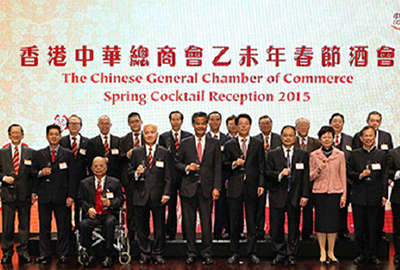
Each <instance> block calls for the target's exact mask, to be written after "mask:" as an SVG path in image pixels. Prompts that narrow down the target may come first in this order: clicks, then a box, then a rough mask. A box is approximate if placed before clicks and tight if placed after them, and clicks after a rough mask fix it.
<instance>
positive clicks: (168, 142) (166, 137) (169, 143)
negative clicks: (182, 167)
mask: <svg viewBox="0 0 400 270" xmlns="http://www.w3.org/2000/svg"><path fill="white" fill-rule="evenodd" d="M190 136H193V134H192V133H190V132H187V131H184V130H181V141H180V143H182V140H183V139H185V138H188V137H190ZM158 143H159V145H161V146H163V147H164V148H166V149H167V150H168V152H169V158H170V164H171V181H175V182H176V181H178V182H180V180H181V178H182V174H181V173H180V172H179V171H177V170H176V169H175V156H176V152H177V149H176V148H175V137H174V135H173V134H172V131H167V132H164V133H163V134H161V135H160V137H159V139H158Z"/></svg>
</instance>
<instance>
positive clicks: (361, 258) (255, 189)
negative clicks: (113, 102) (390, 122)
mask: <svg viewBox="0 0 400 270" xmlns="http://www.w3.org/2000/svg"><path fill="white" fill-rule="evenodd" d="M183 118H184V117H183V114H182V113H181V112H179V111H173V112H171V113H170V114H169V120H170V124H171V130H170V131H167V132H164V133H162V134H160V135H159V134H158V127H157V126H156V125H154V124H146V125H144V126H143V128H142V125H143V122H142V119H141V117H140V115H139V114H138V113H136V112H133V113H131V114H130V115H129V116H128V125H129V126H130V128H131V132H129V133H128V134H126V135H125V136H124V137H122V138H119V137H117V136H114V135H112V134H111V133H110V130H111V127H112V123H111V120H110V118H109V117H108V116H106V115H103V116H101V117H100V118H99V120H98V127H99V130H100V134H99V135H98V136H96V137H94V138H92V139H88V138H86V137H84V136H82V135H81V134H80V130H81V127H82V119H81V118H80V117H79V116H77V115H71V116H70V117H69V119H68V122H67V127H68V130H69V135H67V136H64V137H61V131H60V127H58V126H56V125H49V126H48V127H47V129H46V138H47V140H48V142H49V146H48V147H46V148H43V149H41V150H38V151H34V150H32V149H31V148H29V147H27V146H26V145H25V144H23V143H22V139H23V137H24V131H23V128H22V127H21V126H20V125H18V124H13V125H11V126H10V127H9V129H8V136H9V138H10V140H11V143H10V144H9V145H8V146H6V147H5V148H3V149H2V150H0V180H1V181H2V193H1V196H2V207H3V211H2V215H3V234H2V250H3V258H2V259H1V262H2V263H10V262H11V257H12V255H13V252H14V251H13V242H14V220H15V211H16V210H17V211H18V214H19V215H18V217H19V235H20V243H19V245H18V246H17V252H18V255H19V259H20V261H24V262H28V263H29V262H31V261H32V260H31V258H30V257H29V256H28V236H29V220H30V216H29V213H30V206H31V204H33V203H34V201H35V200H36V197H38V204H39V220H40V244H39V248H40V256H39V257H38V258H36V260H35V261H36V262H37V263H48V262H50V261H51V260H52V257H51V255H52V250H51V248H50V239H51V238H50V231H51V218H52V212H54V214H55V217H56V223H57V234H58V237H57V239H58V241H57V247H56V253H57V255H58V256H59V261H60V262H61V263H65V262H66V261H67V257H66V256H67V253H68V241H69V236H70V232H71V210H70V207H71V205H72V204H74V203H75V205H76V209H79V208H81V209H82V213H83V219H82V220H79V218H78V215H77V213H78V212H79V211H75V214H76V215H75V222H76V224H77V226H78V227H79V229H80V230H81V231H82V245H83V247H84V249H86V250H87V251H88V253H89V255H90V257H89V259H88V260H87V261H86V262H85V266H91V265H93V264H94V263H95V259H94V253H93V250H92V248H91V241H92V240H91V234H92V231H93V229H94V228H95V227H96V226H97V225H99V224H102V225H103V235H104V236H105V239H106V248H107V256H106V258H105V260H104V261H103V262H102V266H103V267H110V266H111V265H112V264H113V261H112V257H111V254H112V251H113V240H114V230H115V219H116V217H115V214H116V213H117V212H118V210H119V208H120V207H122V206H123V204H124V202H125V199H126V207H127V229H128V236H129V237H130V239H133V238H134V237H135V234H136V235H137V241H138V245H139V249H140V259H139V263H140V264H146V263H149V262H150V261H153V262H154V263H159V264H163V263H164V262H165V260H164V258H163V252H164V246H165V240H166V239H169V240H173V239H175V237H176V232H177V214H176V207H177V197H178V194H179V196H180V199H181V205H182V231H183V235H184V238H185V239H186V241H187V259H186V263H187V264H192V263H194V262H195V261H196V257H197V255H198V254H197V251H196V247H195V242H196V216H197V214H196V212H197V210H198V211H199V214H200V221H201V237H202V241H201V243H202V248H201V257H202V262H203V264H206V265H209V264H212V263H213V260H212V239H213V235H212V222H211V220H212V219H211V215H212V210H213V202H215V223H214V232H213V233H214V239H223V238H227V237H229V238H230V248H231V252H232V256H231V257H229V258H228V263H229V264H234V263H238V262H239V258H240V252H239V240H240V238H241V235H242V233H243V228H244V224H243V219H244V218H243V217H244V215H245V220H246V228H247V235H246V238H247V251H246V253H247V256H248V258H249V260H250V262H251V263H254V264H259V263H260V259H259V258H258V257H257V245H256V244H257V240H258V239H264V235H265V206H266V199H267V194H268V198H269V210H270V214H269V217H270V220H269V222H270V231H269V233H270V236H271V240H272V244H271V245H272V252H273V253H274V258H273V260H272V264H281V263H288V264H290V265H296V263H297V262H296V258H295V256H296V254H297V251H298V247H299V241H300V230H299V225H300V213H301V211H303V224H302V233H301V239H302V240H303V241H307V240H311V239H312V233H313V225H314V224H313V208H314V207H315V231H316V232H317V238H318V242H319V246H320V250H321V255H320V259H319V260H320V263H321V264H328V263H333V264H334V263H338V259H337V258H336V257H335V255H334V245H335V240H336V238H337V237H339V238H343V239H348V230H347V208H348V205H349V202H351V204H352V210H353V218H354V235H355V239H354V243H355V251H356V252H357V254H358V257H357V258H356V259H355V260H354V263H355V264H359V263H363V262H371V263H373V264H379V263H380V261H379V259H378V258H377V255H378V243H379V240H380V239H383V240H385V236H384V234H382V231H383V225H384V219H383V218H384V216H383V215H384V206H385V204H386V200H387V199H388V184H389V183H392V182H394V187H393V191H392V197H391V204H392V210H393V220H394V242H395V249H396V254H395V257H394V262H395V263H399V262H400V261H399V260H400V231H399V230H400V219H399V217H400V200H398V199H396V196H395V195H396V194H397V192H398V191H397V188H396V180H397V179H399V178H400V148H396V149H392V148H393V143H392V138H391V135H390V134H389V133H387V132H384V131H382V130H380V129H379V126H380V124H381V121H382V116H381V114H380V113H379V112H376V111H374V112H371V113H370V114H369V115H368V117H367V125H366V126H365V127H364V128H363V129H362V130H361V131H360V132H359V133H357V134H356V135H354V137H351V136H349V135H347V134H345V133H343V132H342V130H343V126H344V116H343V115H341V114H339V113H335V114H333V115H332V117H331V118H330V120H329V125H327V126H323V127H322V128H321V129H320V130H319V132H318V138H319V139H316V138H312V137H310V136H309V135H308V132H309V129H310V123H309V121H308V120H307V119H305V118H299V119H297V120H296V123H295V126H291V125H287V126H284V127H283V128H282V130H281V132H280V135H278V134H276V133H273V132H272V119H271V118H270V117H269V116H267V115H264V116H261V117H260V118H259V121H258V124H259V128H260V131H261V133H260V134H259V135H257V136H254V137H253V136H250V130H251V125H252V118H251V117H250V115H248V114H239V115H238V116H234V115H232V116H230V117H229V118H227V120H226V125H227V129H228V131H229V132H228V134H223V133H221V132H220V126H221V122H222V116H221V114H220V113H219V112H216V111H214V112H211V113H209V114H206V113H204V112H196V113H194V114H193V115H192V117H191V123H192V126H193V129H194V134H192V133H190V132H187V131H183V130H181V126H182V124H183ZM208 126H209V127H210V131H209V132H207V128H208ZM157 140H158V143H157ZM391 149H392V150H391ZM389 179H390V180H389ZM122 187H123V189H122ZM166 207H168V215H167V221H166ZM150 212H151V213H152V217H153V227H154V228H153V229H154V244H153V245H152V246H151V245H150V243H149V236H150V228H149V219H150ZM285 213H287V221H288V230H289V231H288V239H287V241H285V235H284V224H285ZM377 217H378V218H377ZM165 221H166V222H165ZM365 237H366V238H367V239H368V241H369V244H368V245H367V246H364V238H365ZM326 246H328V249H327V250H326Z"/></svg>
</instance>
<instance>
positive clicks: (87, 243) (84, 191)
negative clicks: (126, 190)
mask: <svg viewBox="0 0 400 270" xmlns="http://www.w3.org/2000/svg"><path fill="white" fill-rule="evenodd" d="M91 169H92V171H93V174H94V176H90V177H87V178H85V179H84V180H82V181H81V183H80V185H79V189H78V203H79V206H80V207H81V208H82V218H83V220H82V221H81V222H80V224H79V228H80V231H81V239H82V246H83V249H84V252H87V253H88V254H89V257H88V258H85V260H84V262H82V263H83V264H84V266H85V267H89V266H92V265H93V264H94V263H95V259H94V257H93V255H94V254H93V249H92V233H93V230H94V229H95V227H97V226H99V225H102V226H103V227H102V229H101V230H102V235H103V237H104V239H105V242H106V254H107V255H106V258H105V260H104V261H103V262H102V263H101V264H102V266H103V267H110V266H111V265H112V263H113V261H112V258H111V254H112V253H113V244H114V233H115V224H116V221H117V217H116V216H117V215H118V213H119V209H120V207H122V205H123V203H124V200H125V199H124V196H123V192H122V188H121V184H120V182H119V180H118V179H116V178H114V177H110V176H107V175H106V172H107V162H106V160H105V158H103V157H96V158H95V159H94V160H93V162H92V167H91Z"/></svg>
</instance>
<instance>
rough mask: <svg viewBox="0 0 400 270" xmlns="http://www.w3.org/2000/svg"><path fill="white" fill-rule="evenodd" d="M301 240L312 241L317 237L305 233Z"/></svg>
mask: <svg viewBox="0 0 400 270" xmlns="http://www.w3.org/2000/svg"><path fill="white" fill-rule="evenodd" d="M301 241H310V242H313V241H315V238H314V236H312V235H309V234H304V235H302V236H301Z"/></svg>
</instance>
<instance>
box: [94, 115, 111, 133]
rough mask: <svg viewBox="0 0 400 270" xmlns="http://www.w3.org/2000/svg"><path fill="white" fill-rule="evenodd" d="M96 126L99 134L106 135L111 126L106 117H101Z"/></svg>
mask: <svg viewBox="0 0 400 270" xmlns="http://www.w3.org/2000/svg"><path fill="white" fill-rule="evenodd" d="M97 126H98V127H99V129H100V132H101V134H103V135H107V134H108V133H109V132H110V129H111V126H112V124H111V121H110V118H108V117H107V116H103V117H101V118H100V119H99V123H98V124H97Z"/></svg>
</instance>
